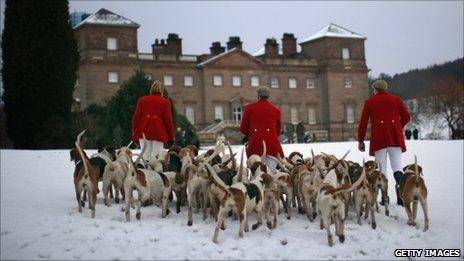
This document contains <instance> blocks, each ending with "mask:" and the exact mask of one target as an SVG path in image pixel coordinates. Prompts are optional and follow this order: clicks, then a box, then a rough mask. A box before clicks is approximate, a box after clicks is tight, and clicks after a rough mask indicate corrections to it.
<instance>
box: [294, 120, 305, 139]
mask: <svg viewBox="0 0 464 261" xmlns="http://www.w3.org/2000/svg"><path fill="white" fill-rule="evenodd" d="M305 131H306V129H305V126H304V124H303V121H300V122H298V124H297V125H296V139H297V142H298V143H304V142H305Z"/></svg>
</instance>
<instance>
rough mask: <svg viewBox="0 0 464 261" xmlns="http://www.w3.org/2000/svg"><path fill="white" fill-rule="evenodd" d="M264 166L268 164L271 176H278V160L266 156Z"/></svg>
mask: <svg viewBox="0 0 464 261" xmlns="http://www.w3.org/2000/svg"><path fill="white" fill-rule="evenodd" d="M263 162H264V164H266V166H267V168H268V170H269V173H270V174H276V173H277V171H276V169H277V159H276V158H275V157H273V156H264V159H263Z"/></svg>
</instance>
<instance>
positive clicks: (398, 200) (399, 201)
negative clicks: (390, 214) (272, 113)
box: [393, 171, 403, 206]
mask: <svg viewBox="0 0 464 261" xmlns="http://www.w3.org/2000/svg"><path fill="white" fill-rule="evenodd" d="M393 177H395V181H396V184H395V190H396V204H398V206H403V200H402V199H401V198H400V197H399V194H398V189H399V188H400V183H401V179H402V178H403V172H401V171H395V173H393Z"/></svg>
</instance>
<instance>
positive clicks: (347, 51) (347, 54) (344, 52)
mask: <svg viewBox="0 0 464 261" xmlns="http://www.w3.org/2000/svg"><path fill="white" fill-rule="evenodd" d="M342 59H343V60H349V59H350V49H348V48H342Z"/></svg>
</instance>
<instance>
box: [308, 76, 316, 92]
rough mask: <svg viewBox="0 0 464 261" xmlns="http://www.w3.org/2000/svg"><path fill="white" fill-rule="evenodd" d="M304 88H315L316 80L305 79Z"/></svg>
mask: <svg viewBox="0 0 464 261" xmlns="http://www.w3.org/2000/svg"><path fill="white" fill-rule="evenodd" d="M306 88H307V89H314V88H316V79H314V78H307V79H306Z"/></svg>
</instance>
